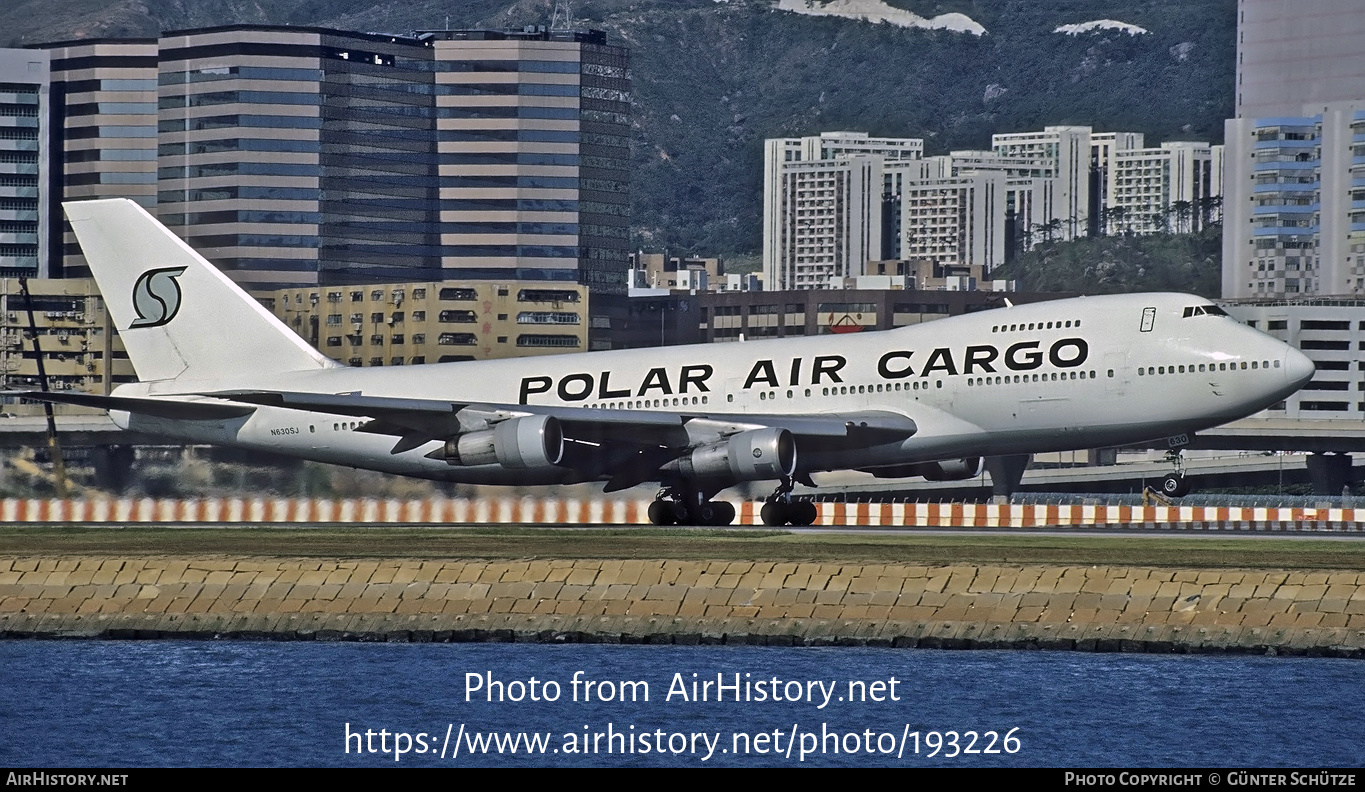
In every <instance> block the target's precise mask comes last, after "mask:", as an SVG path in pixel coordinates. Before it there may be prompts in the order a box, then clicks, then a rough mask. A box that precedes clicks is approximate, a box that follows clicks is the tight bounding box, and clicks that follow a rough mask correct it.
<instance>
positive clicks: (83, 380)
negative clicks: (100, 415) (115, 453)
mask: <svg viewBox="0 0 1365 792" xmlns="http://www.w3.org/2000/svg"><path fill="white" fill-rule="evenodd" d="M28 288H29V295H30V302H31V304H32V307H33V324H34V327H35V328H36V329H37V336H38V344H39V346H41V347H42V354H43V367H44V369H45V370H46V374H47V385H48V388H50V389H51V390H57V391H62V390H75V391H85V392H87V393H108V392H109V391H110V390H112V389H113V387H114V386H115V385H117V384H119V383H121V382H132V381H133V380H134V379H135V376H134V373H133V366H132V363H131V362H130V361H129V360H128V354H127V352H125V351H124V349H123V344H122V343H121V342H120V341H119V340H118V336H117V335H116V334H115V333H114V332H113V331H112V328H111V326H110V324H109V320H108V315H107V314H106V313H105V310H104V300H103V299H102V298H101V297H100V294H99V290H98V289H97V288H96V287H95V282H94V281H93V280H90V279H88V278H68V279H46V278H31V279H29V281H28ZM0 371H3V373H4V387H6V388H10V389H16V390H17V389H24V388H37V387H39V379H38V354H37V352H36V351H35V350H34V345H33V339H32V337H31V336H30V335H29V318H28V304H27V303H26V301H25V300H24V297H23V294H22V291H21V289H20V285H19V279H18V278H0ZM61 409H62V411H63V412H70V411H72V410H74V409H75V408H65V407H63V408H61ZM4 411H5V412H6V413H8V414H12V415H13V414H37V413H40V412H41V411H42V407H41V406H40V405H34V404H6V405H4Z"/></svg>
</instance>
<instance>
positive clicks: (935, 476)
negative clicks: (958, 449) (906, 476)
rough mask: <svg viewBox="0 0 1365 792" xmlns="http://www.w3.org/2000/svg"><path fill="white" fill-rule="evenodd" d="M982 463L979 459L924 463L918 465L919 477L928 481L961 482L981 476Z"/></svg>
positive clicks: (966, 458)
mask: <svg viewBox="0 0 1365 792" xmlns="http://www.w3.org/2000/svg"><path fill="white" fill-rule="evenodd" d="M982 463H983V460H982V458H981V457H965V458H963V459H945V460H941V461H939V462H926V463H924V464H923V465H920V468H921V472H920V475H921V476H924V478H925V479H926V480H928V481H961V480H963V479H969V478H976V477H977V476H979V475H981V468H982V466H983V464H982Z"/></svg>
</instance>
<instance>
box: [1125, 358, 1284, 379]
mask: <svg viewBox="0 0 1365 792" xmlns="http://www.w3.org/2000/svg"><path fill="white" fill-rule="evenodd" d="M1270 367H1271V361H1269V360H1253V361H1251V364H1250V368H1251V369H1252V370H1257V369H1268V368H1270ZM1274 367H1275V368H1279V367H1280V361H1278V360H1276V361H1274ZM1247 368H1248V365H1247V361H1245V360H1243V361H1242V363H1241V368H1240V370H1242V371H1246V370H1247ZM1237 370H1238V364H1237V363H1235V362H1233V363H1219V364H1217V366H1215V365H1214V364H1213V363H1200V364H1199V367H1198V369H1196V368H1195V365H1194V364H1193V363H1191V364H1190V365H1188V366H1148V367H1147V368H1145V369H1144V368H1143V367H1141V366H1138V370H1137V373H1138V376H1139V377H1142V376H1148V375H1150V376H1155V375H1157V374H1197V373H1199V372H1201V371H1237Z"/></svg>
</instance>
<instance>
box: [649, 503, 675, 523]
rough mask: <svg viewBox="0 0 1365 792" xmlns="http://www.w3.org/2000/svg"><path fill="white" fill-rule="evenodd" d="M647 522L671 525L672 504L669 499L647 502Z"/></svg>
mask: <svg viewBox="0 0 1365 792" xmlns="http://www.w3.org/2000/svg"><path fill="white" fill-rule="evenodd" d="M649 522H650V523H651V524H653V525H672V524H673V523H675V522H677V520H675V519H673V504H672V503H671V502H669V501H654V502H653V503H651V504H649Z"/></svg>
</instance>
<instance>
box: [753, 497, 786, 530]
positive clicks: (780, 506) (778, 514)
mask: <svg viewBox="0 0 1365 792" xmlns="http://www.w3.org/2000/svg"><path fill="white" fill-rule="evenodd" d="M789 512H790V509H789V508H788V506H787V504H785V503H782V502H780V501H768V502H767V503H765V504H763V508H762V509H760V510H759V512H758V516H759V518H760V519H762V520H763V524H764V525H770V526H778V525H786V524H787V522H788V521H790V520H791V515H790V514H789Z"/></svg>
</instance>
